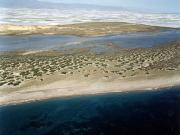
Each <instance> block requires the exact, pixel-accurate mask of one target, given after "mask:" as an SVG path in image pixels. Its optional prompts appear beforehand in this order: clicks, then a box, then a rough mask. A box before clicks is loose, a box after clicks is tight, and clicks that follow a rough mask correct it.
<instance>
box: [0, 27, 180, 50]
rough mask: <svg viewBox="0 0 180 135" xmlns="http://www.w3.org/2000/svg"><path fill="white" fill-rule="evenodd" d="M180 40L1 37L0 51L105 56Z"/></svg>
mask: <svg viewBox="0 0 180 135" xmlns="http://www.w3.org/2000/svg"><path fill="white" fill-rule="evenodd" d="M177 40H180V31H178V30H172V31H161V32H149V33H144V32H140V33H127V34H116V35H106V36H97V37H77V36H62V35H46V36H42V35H31V36H0V51H20V50H22V51H27V50H28V51H29V50H35V51H38V50H66V49H74V48H91V49H92V50H95V51H97V52H104V51H110V50H112V49H117V48H138V47H153V46H158V45H163V44H168V43H170V42H175V41H177Z"/></svg>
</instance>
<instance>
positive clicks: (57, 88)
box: [0, 75, 180, 105]
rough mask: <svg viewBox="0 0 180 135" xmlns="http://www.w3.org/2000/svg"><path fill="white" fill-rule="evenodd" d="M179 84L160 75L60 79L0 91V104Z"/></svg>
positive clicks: (175, 80)
mask: <svg viewBox="0 0 180 135" xmlns="http://www.w3.org/2000/svg"><path fill="white" fill-rule="evenodd" d="M175 85H180V76H178V75H173V76H164V77H163V76H161V77H159V78H151V79H149V78H146V79H145V78H144V79H140V78H139V79H133V80H121V81H117V80H114V81H111V82H105V81H101V80H99V81H98V80H94V81H92V80H89V81H88V80H84V81H82V80H81V81H79V80H60V81H55V82H51V83H49V84H43V85H37V86H36V85H34V86H29V87H25V88H23V89H20V90H18V91H11V92H8V93H5V92H2V91H1V93H0V95H1V96H0V105H8V104H18V103H24V102H32V101H38V100H44V99H50V98H57V97H68V96H80V95H91V94H102V93H112V92H130V91H139V90H156V89H158V88H164V87H171V86H175Z"/></svg>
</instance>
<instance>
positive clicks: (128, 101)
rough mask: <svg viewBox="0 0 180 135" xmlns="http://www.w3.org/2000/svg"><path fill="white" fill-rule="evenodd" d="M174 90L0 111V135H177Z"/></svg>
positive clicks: (179, 113)
mask: <svg viewBox="0 0 180 135" xmlns="http://www.w3.org/2000/svg"><path fill="white" fill-rule="evenodd" d="M179 124H180V88H179V87H174V88H166V89H161V90H155V91H144V92H130V93H114V94H113V93H111V94H104V95H94V96H80V97H69V98H60V99H51V100H45V101H39V102H32V103H26V104H20V105H12V106H4V107H0V134H1V135H120V134H121V135H179V134H180V132H179V131H180V130H179Z"/></svg>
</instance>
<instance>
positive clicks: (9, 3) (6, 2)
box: [0, 0, 124, 10]
mask: <svg viewBox="0 0 180 135" xmlns="http://www.w3.org/2000/svg"><path fill="white" fill-rule="evenodd" d="M0 7H3V8H35V9H37V8H47V9H61V8H62V9H66V8H71V9H74V8H78V9H79V8H81V9H83V8H85V9H92V8H94V9H106V10H124V8H121V7H110V6H99V5H88V4H64V3H51V2H45V1H38V0H0Z"/></svg>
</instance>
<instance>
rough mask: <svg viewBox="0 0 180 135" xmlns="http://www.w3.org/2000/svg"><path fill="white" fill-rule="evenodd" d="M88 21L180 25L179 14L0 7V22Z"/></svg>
mask: <svg viewBox="0 0 180 135" xmlns="http://www.w3.org/2000/svg"><path fill="white" fill-rule="evenodd" d="M90 21H116V22H130V23H139V24H148V25H157V26H168V27H180V14H150V13H137V12H130V11H108V10H95V9H92V10H89V9H88V10H85V9H75V10H70V9H29V8H19V9H10V8H0V24H4V23H10V24H21V25H59V24H72V23H80V22H90Z"/></svg>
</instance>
